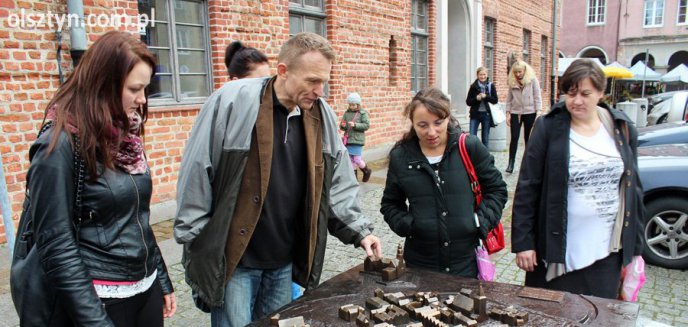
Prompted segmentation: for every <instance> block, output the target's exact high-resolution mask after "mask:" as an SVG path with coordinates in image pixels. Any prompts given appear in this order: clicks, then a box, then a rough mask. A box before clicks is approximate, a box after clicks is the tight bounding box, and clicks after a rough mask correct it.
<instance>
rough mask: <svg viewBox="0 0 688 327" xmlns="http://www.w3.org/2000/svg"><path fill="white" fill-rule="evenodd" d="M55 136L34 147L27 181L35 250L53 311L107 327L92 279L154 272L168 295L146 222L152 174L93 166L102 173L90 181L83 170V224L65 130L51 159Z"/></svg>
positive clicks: (133, 277) (48, 135) (164, 274)
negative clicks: (76, 209) (52, 294)
mask: <svg viewBox="0 0 688 327" xmlns="http://www.w3.org/2000/svg"><path fill="white" fill-rule="evenodd" d="M52 135H53V133H52V131H48V132H46V133H44V134H43V135H42V136H41V137H40V138H39V139H38V140H37V141H36V142H35V143H34V144H33V145H32V146H31V149H30V151H29V159H30V160H31V167H30V168H29V172H28V174H27V177H26V179H27V189H28V191H27V198H28V199H29V201H28V202H29V210H30V214H31V215H32V216H33V219H34V220H33V222H34V225H33V226H34V235H36V245H35V246H37V247H38V249H39V253H40V257H41V262H42V268H43V270H44V272H45V273H46V275H47V279H48V281H49V283H50V284H51V285H52V287H53V288H54V289H55V291H56V292H57V303H58V305H57V306H55V307H54V310H60V308H61V309H62V310H64V311H67V313H68V315H69V316H70V317H71V319H72V320H73V321H74V323H75V324H76V325H79V326H82V325H83V326H87V325H89V326H90V325H93V326H96V325H97V326H103V325H108V324H107V322H109V319H107V317H106V313H105V310H104V308H103V305H102V303H101V301H100V299H99V298H98V295H97V294H96V292H95V289H94V287H93V279H100V280H112V281H138V280H141V279H143V278H144V277H146V276H149V275H150V274H151V273H153V272H154V271H155V270H156V269H157V276H158V280H159V281H160V284H161V286H162V290H163V293H164V294H169V293H171V292H173V288H172V283H171V281H170V279H169V276H168V274H167V268H166V267H165V262H164V261H163V258H162V256H161V254H160V249H159V248H158V245H157V243H156V240H155V236H154V234H153V231H152V229H151V227H150V225H149V214H150V210H149V209H150V198H151V191H152V181H151V177H150V173H149V172H146V173H145V174H139V175H130V174H128V173H125V172H123V171H121V170H111V169H104V167H103V166H102V165H98V168H99V170H100V171H102V170H104V171H105V172H104V173H103V174H102V175H101V176H99V177H98V178H96V179H95V181H90V180H89V176H88V172H87V171H86V178H85V182H84V189H83V191H82V193H81V195H82V198H83V206H82V212H83V220H82V222H81V223H78V222H75V221H74V203H75V201H74V196H75V190H74V180H75V178H74V174H75V172H74V159H73V152H72V146H71V144H70V142H69V138H68V136H67V134H65V133H64V132H63V133H62V134H61V135H60V139H59V140H58V143H57V147H56V148H55V149H54V150H53V151H52V152H51V153H49V154H48V151H47V150H48V146H49V143H50V139H51V137H52ZM73 223H74V225H73ZM75 226H76V232H75ZM161 310H162V308H161ZM48 316H51V315H48ZM49 324H50V322H46V324H45V325H46V326H47V325H49Z"/></svg>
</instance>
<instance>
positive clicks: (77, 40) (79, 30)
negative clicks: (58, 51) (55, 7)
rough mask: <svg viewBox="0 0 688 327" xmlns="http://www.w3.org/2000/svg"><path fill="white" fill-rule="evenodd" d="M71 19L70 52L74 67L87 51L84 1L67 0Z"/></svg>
mask: <svg viewBox="0 0 688 327" xmlns="http://www.w3.org/2000/svg"><path fill="white" fill-rule="evenodd" d="M67 12H68V14H69V15H68V16H67V17H68V19H69V25H68V26H69V27H70V28H69V39H70V42H71V45H70V47H69V53H70V54H71V56H72V67H76V65H78V64H79V59H81V55H83V54H84V52H86V44H87V40H86V29H85V27H84V25H85V23H84V2H83V1H82V0H67Z"/></svg>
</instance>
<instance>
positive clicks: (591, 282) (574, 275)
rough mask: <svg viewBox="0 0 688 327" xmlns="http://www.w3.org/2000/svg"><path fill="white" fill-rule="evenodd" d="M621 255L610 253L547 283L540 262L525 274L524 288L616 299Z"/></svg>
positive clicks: (545, 270) (542, 265)
mask: <svg viewBox="0 0 688 327" xmlns="http://www.w3.org/2000/svg"><path fill="white" fill-rule="evenodd" d="M621 259H622V255H621V253H612V254H610V255H609V256H608V257H606V258H604V259H600V260H597V261H596V262H595V263H593V264H592V265H590V266H588V267H585V268H583V269H580V270H574V271H572V272H569V273H566V274H564V275H562V276H559V277H557V278H554V279H552V280H551V281H549V282H547V281H546V280H545V275H546V274H547V269H546V268H545V265H544V263H542V262H540V263H539V264H538V265H537V266H535V271H533V272H528V273H526V286H531V287H540V288H547V289H551V290H557V291H565V292H570V293H574V294H583V295H593V296H597V297H603V298H607V299H617V298H618V296H619V285H620V282H621Z"/></svg>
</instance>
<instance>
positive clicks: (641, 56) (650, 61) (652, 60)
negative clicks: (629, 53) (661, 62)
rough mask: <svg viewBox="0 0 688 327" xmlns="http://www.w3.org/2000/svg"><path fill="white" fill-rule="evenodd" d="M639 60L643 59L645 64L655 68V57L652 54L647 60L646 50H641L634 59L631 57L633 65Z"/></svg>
mask: <svg viewBox="0 0 688 327" xmlns="http://www.w3.org/2000/svg"><path fill="white" fill-rule="evenodd" d="M638 61H642V62H644V63H645V65H647V67H650V68H652V69H655V57H653V56H652V55H649V56H648V60H647V62H645V52H641V53H639V54H637V55H635V56H634V57H633V59H631V67H632V66H633V65H635V63H636V62H638Z"/></svg>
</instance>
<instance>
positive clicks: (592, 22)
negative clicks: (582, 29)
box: [585, 0, 607, 26]
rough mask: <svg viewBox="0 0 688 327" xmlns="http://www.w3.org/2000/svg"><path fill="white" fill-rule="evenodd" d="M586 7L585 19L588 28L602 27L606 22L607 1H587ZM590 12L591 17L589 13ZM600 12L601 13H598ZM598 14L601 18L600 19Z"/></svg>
mask: <svg viewBox="0 0 688 327" xmlns="http://www.w3.org/2000/svg"><path fill="white" fill-rule="evenodd" d="M586 2H587V7H586V9H587V10H586V11H585V12H586V15H585V16H586V17H587V25H588V26H599V25H604V24H605V23H606V21H607V1H606V0H588V1H586ZM591 10H592V15H591V12H590V11H591ZM600 11H601V13H600ZM600 14H601V15H602V18H601V19H600Z"/></svg>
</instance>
